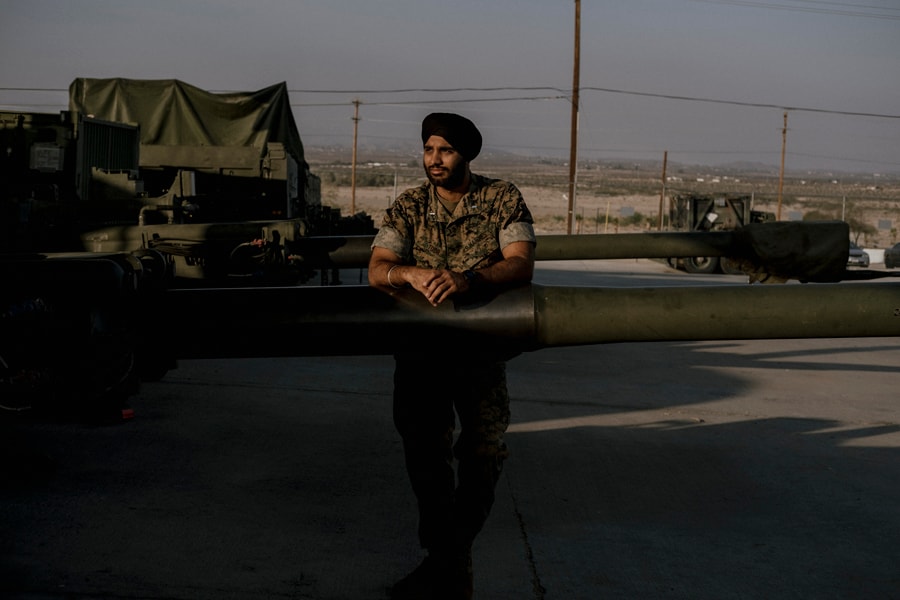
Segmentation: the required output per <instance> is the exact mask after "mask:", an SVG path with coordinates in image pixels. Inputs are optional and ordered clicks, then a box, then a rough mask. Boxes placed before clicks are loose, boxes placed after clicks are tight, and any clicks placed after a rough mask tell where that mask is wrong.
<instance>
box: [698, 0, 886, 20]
mask: <svg viewBox="0 0 900 600" xmlns="http://www.w3.org/2000/svg"><path fill="white" fill-rule="evenodd" d="M691 1H692V2H703V3H705V4H722V5H726V6H747V7H751V8H768V9H772V10H787V11H794V12H806V13H816V14H824V15H835V16H841V17H862V18H869V19H889V20H900V14H896V12H895V13H893V14H891V13H890V12H888V13H883V12H879V13H875V12H866V10H867V9H871V10H878V11H898V10H900V9H897V8H893V7H889V6H865V5H861V4H846V3H843V2H816V1H814V0H796V1H797V2H806V3H807V4H820V5H823V6H836V7H846V9H844V8H823V7H816V6H795V5H790V4H775V3H772V2H757V1H753V0H691ZM860 9H863V10H860Z"/></svg>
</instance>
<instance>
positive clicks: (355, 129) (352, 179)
mask: <svg viewBox="0 0 900 600" xmlns="http://www.w3.org/2000/svg"><path fill="white" fill-rule="evenodd" d="M353 109H354V110H353V161H352V163H351V166H350V216H353V215H355V214H356V139H357V132H358V129H359V100H358V99H357V100H354V101H353Z"/></svg>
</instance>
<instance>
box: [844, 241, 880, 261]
mask: <svg viewBox="0 0 900 600" xmlns="http://www.w3.org/2000/svg"><path fill="white" fill-rule="evenodd" d="M885 260H887V259H885ZM847 266H850V267H868V266H869V253H868V252H866V251H865V250H863V249H862V248H860V247H859V246H857V245H856V244H854V243H853V242H850V256H849V257H848V258H847Z"/></svg>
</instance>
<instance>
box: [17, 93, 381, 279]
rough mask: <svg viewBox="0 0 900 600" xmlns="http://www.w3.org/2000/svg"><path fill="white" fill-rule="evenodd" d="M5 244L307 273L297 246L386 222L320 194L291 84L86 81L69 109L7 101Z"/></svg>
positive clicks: (280, 274) (266, 273)
mask: <svg viewBox="0 0 900 600" xmlns="http://www.w3.org/2000/svg"><path fill="white" fill-rule="evenodd" d="M0 147H2V148H3V149H4V150H5V152H3V153H2V157H0V204H2V210H3V219H2V221H3V231H2V236H0V237H2V242H0V243H2V247H0V252H6V253H19V254H21V253H23V252H31V253H46V252H77V251H87V252H131V251H133V250H136V249H140V248H144V249H148V250H156V251H160V252H162V253H164V254H165V256H166V257H167V259H168V261H169V264H170V266H171V267H172V269H173V272H174V276H175V277H177V278H179V279H181V280H194V281H205V282H215V285H222V284H223V283H229V282H231V283H236V282H242V281H245V280H247V279H248V278H249V279H253V280H254V283H256V284H261V283H263V282H264V281H266V280H273V281H277V282H278V283H285V282H292V281H306V280H308V279H309V278H310V277H311V275H312V274H313V271H312V270H311V269H309V268H308V267H307V266H306V265H304V264H302V263H299V262H295V261H293V260H292V257H293V256H294V254H295V253H294V252H292V245H293V244H295V243H296V242H297V240H298V239H300V238H304V237H309V236H316V235H329V236H330V235H347V234H356V235H363V234H368V233H374V226H373V223H372V220H371V219H370V218H368V217H367V216H366V215H365V214H360V215H351V216H350V217H342V216H341V214H340V210H339V209H331V208H328V207H324V206H322V203H321V200H320V183H319V178H318V177H317V176H316V175H314V174H313V173H311V172H310V169H309V166H308V164H307V162H306V160H305V158H304V150H303V145H302V143H301V140H300V135H299V132H298V129H297V125H296V123H295V121H294V117H293V114H292V112H291V108H290V103H289V100H288V93H287V87H286V85H285V84H284V83H280V84H277V85H273V86H270V87H268V88H265V89H262V90H259V91H255V92H234V93H227V94H214V93H210V92H206V91H203V90H200V89H198V88H196V87H193V86H191V85H188V84H186V83H183V82H181V81H178V80H130V79H120V78H117V79H76V80H75V81H74V82H73V83H72V85H71V86H70V88H69V110H67V111H63V112H62V113H60V114H56V115H54V114H42V113H14V112H3V113H0Z"/></svg>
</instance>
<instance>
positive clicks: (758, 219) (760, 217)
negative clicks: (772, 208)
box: [668, 194, 775, 274]
mask: <svg viewBox="0 0 900 600" xmlns="http://www.w3.org/2000/svg"><path fill="white" fill-rule="evenodd" d="M670 200H671V203H670V205H669V224H670V225H669V226H670V228H671V229H672V230H674V231H734V230H736V229H738V228H740V227H742V226H744V225H747V224H749V223H766V222H770V221H775V215H774V214H773V213H769V212H762V211H756V210H753V209H752V208H751V205H752V201H753V198H752V196H710V195H698V194H676V195H673V196H671V197H670ZM668 262H669V265H670V266H673V267H677V268H682V269H684V270H685V271H687V272H688V273H733V274H740V273H742V271H741V269H740V268H738V266H737V264H736V263H735V261H734V260H732V259H730V258H728V257H717V256H694V257H688V258H670V259H669V261H668Z"/></svg>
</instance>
